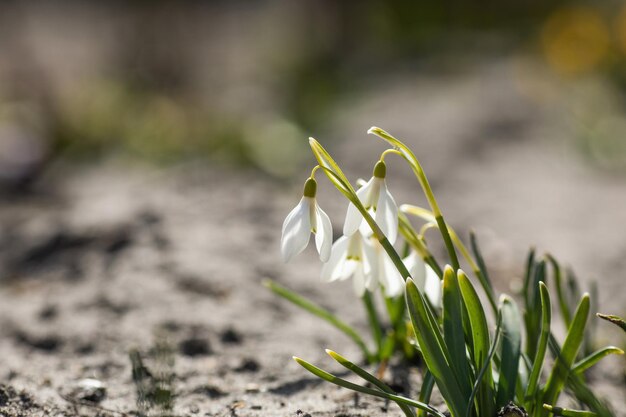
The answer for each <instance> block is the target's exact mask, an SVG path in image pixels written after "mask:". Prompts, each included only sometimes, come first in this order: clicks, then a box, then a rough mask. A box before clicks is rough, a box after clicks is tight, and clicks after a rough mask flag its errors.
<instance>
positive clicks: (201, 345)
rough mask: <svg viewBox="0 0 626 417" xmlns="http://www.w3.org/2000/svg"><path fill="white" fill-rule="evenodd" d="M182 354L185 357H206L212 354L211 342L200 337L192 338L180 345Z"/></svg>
mask: <svg viewBox="0 0 626 417" xmlns="http://www.w3.org/2000/svg"><path fill="white" fill-rule="evenodd" d="M178 349H179V350H180V353H182V354H183V355H185V356H206V355H210V354H211V353H212V351H211V347H210V346H209V341H208V340H206V339H204V338H200V337H190V338H188V339H185V340H183V341H182V342H180V344H179V345H178Z"/></svg>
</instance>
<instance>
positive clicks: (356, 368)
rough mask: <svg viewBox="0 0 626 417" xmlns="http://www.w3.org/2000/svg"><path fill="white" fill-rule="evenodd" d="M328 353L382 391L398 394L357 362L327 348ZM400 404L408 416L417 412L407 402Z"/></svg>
mask: <svg viewBox="0 0 626 417" xmlns="http://www.w3.org/2000/svg"><path fill="white" fill-rule="evenodd" d="M326 353H327V354H328V355H329V356H330V357H331V358H333V359H334V360H335V361H337V362H338V363H339V364H340V365H341V366H343V367H344V368H347V369H349V370H350V371H352V372H354V373H355V374H357V375H358V376H360V377H361V378H363V379H364V380H366V381H367V382H370V383H371V384H373V385H374V386H375V387H377V388H378V389H380V390H381V391H383V392H386V393H388V394H394V395H395V394H396V392H395V391H394V390H392V389H391V387H390V386H389V385H387V384H385V383H384V382H383V381H381V380H380V379H378V378H376V377H375V376H374V375H372V374H370V373H369V372H367V371H366V370H365V369H363V368H361V367H360V366H358V365H356V364H355V363H353V362H351V361H349V360H348V359H346V358H345V357H343V356H341V355H340V354H338V353H337V352H334V351H332V350H330V349H326ZM398 406H399V407H400V408H401V409H402V411H403V412H404V414H405V415H407V416H414V415H415V413H413V410H411V409H410V408H409V407H408V406H407V405H406V404H402V403H398Z"/></svg>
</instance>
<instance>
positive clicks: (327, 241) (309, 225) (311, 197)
mask: <svg viewBox="0 0 626 417" xmlns="http://www.w3.org/2000/svg"><path fill="white" fill-rule="evenodd" d="M316 192H317V183H316V182H315V180H314V179H313V178H309V179H308V180H307V181H306V182H305V184H304V192H303V197H302V199H301V200H300V203H298V205H297V206H296V207H295V208H294V209H293V210H291V212H290V213H289V214H288V215H287V217H286V218H285V222H284V223H283V231H282V237H281V240H280V251H281V253H282V256H283V260H284V261H285V262H289V260H290V259H291V258H293V257H294V256H295V255H298V254H299V253H301V252H302V251H303V250H304V249H305V248H306V247H307V245H308V244H309V240H310V238H311V232H313V233H314V234H315V246H316V248H317V251H318V252H319V254H320V259H321V261H322V262H327V261H328V259H329V258H330V249H331V245H332V241H333V228H332V224H331V222H330V218H329V217H328V215H327V214H326V213H325V212H324V211H323V210H322V209H321V208H320V207H319V206H318V205H317V201H316V199H315V194H316Z"/></svg>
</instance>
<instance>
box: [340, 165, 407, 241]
mask: <svg viewBox="0 0 626 417" xmlns="http://www.w3.org/2000/svg"><path fill="white" fill-rule="evenodd" d="M386 174H387V168H386V166H385V163H384V162H383V161H378V162H377V163H376V166H375V167H374V175H373V176H372V178H371V179H370V180H369V181H368V182H367V183H365V185H363V186H362V187H361V188H359V190H358V191H357V192H356V195H357V197H359V200H361V202H362V203H363V205H364V206H365V208H366V209H367V210H368V211H369V213H370V214H371V215H372V217H374V220H376V223H378V226H379V227H380V229H381V230H382V232H383V233H384V234H385V236H387V239H388V240H389V242H390V243H391V244H393V243H394V242H395V241H396V237H397V235H398V205H397V204H396V201H395V200H394V199H393V197H392V196H391V193H390V192H389V190H388V189H387V183H386V182H385V176H386ZM357 230H360V231H361V233H362V234H363V235H364V236H369V235H371V234H372V230H371V228H370V227H369V225H368V224H367V222H366V221H365V219H364V218H363V215H362V214H361V213H360V212H359V210H358V209H357V208H356V206H355V205H354V204H352V203H350V204H349V205H348V212H347V213H346V221H345V223H344V225H343V234H344V235H346V236H351V235H353V234H354V233H355V232H356V231H357Z"/></svg>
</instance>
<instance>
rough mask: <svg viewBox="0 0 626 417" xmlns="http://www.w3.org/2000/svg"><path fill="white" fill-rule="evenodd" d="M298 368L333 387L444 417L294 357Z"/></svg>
mask: <svg viewBox="0 0 626 417" xmlns="http://www.w3.org/2000/svg"><path fill="white" fill-rule="evenodd" d="M293 359H294V360H295V361H296V362H298V364H299V365H300V366H302V367H303V368H304V369H306V370H307V371H309V372H311V373H312V374H313V375H315V376H318V377H319V378H322V379H323V380H325V381H328V382H331V383H333V384H335V385H339V386H340V387H344V388H348V389H351V390H353V391H357V392H362V393H363V394H368V395H372V396H374V397H379V398H385V399H388V400H391V401H394V402H395V403H397V404H406V405H409V406H411V407H416V408H419V409H422V410H424V411H426V412H428V413H430V414H433V415H435V416H437V417H446V416H445V415H444V414H443V413H442V412H440V411H439V410H437V409H436V408H434V407H432V406H430V405H428V404H424V403H422V402H419V401H415V400H411V399H410V398H405V397H402V396H399V395H394V394H389V393H387V392H383V391H378V390H375V389H371V388H367V387H363V386H361V385H358V384H354V383H352V382H349V381H346V380H345V379H342V378H339V377H337V376H335V375H333V374H331V373H328V372H326V371H324V370H323V369H320V368H318V367H317V366H315V365H313V364H311V363H309V362H307V361H305V360H304V359H300V358H297V357H295V356H294V358H293Z"/></svg>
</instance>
